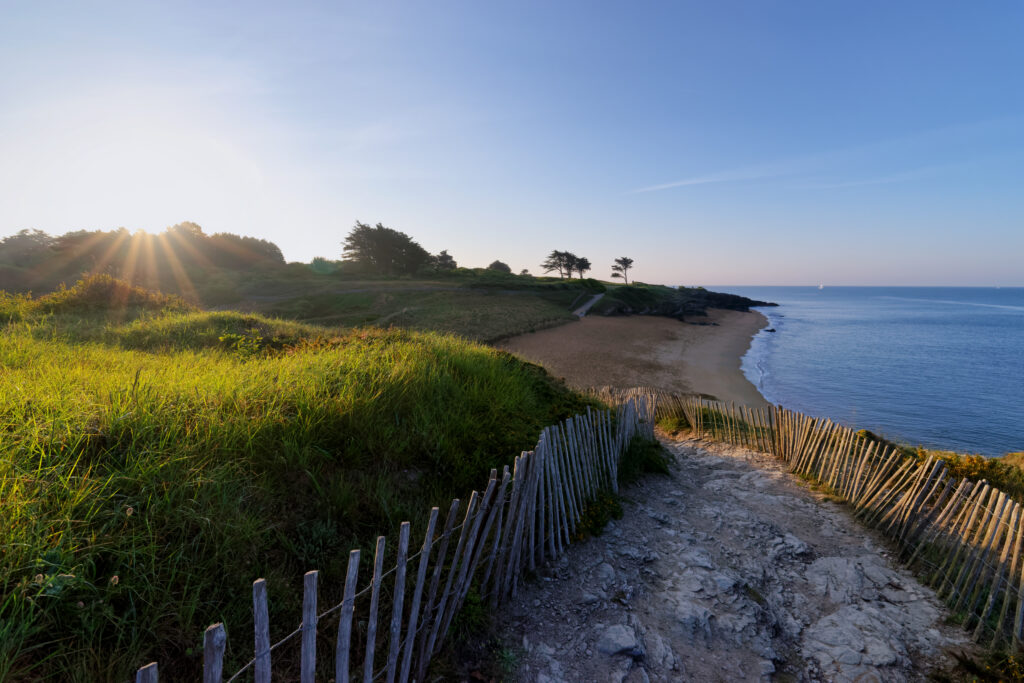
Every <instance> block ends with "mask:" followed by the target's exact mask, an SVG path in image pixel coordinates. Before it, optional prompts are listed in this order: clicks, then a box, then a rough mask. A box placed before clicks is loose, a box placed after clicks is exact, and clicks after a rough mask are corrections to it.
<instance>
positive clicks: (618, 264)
mask: <svg viewBox="0 0 1024 683" xmlns="http://www.w3.org/2000/svg"><path fill="white" fill-rule="evenodd" d="M632 267H633V259H631V258H627V257H625V256H620V257H619V258H617V259H615V264H614V265H613V266H612V277H621V278H622V279H623V280H625V281H626V284H627V285H628V284H629V269H630V268H632Z"/></svg>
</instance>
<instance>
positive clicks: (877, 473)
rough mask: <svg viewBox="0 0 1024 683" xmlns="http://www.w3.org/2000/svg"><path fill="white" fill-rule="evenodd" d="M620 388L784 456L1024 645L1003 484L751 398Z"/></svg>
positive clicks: (1018, 519)
mask: <svg viewBox="0 0 1024 683" xmlns="http://www.w3.org/2000/svg"><path fill="white" fill-rule="evenodd" d="M600 393H601V392H599V394H600ZM603 395H605V396H611V395H612V393H609V392H607V391H605V392H603ZM618 395H619V396H624V395H628V396H631V397H635V398H639V397H646V398H648V399H649V401H650V402H652V403H654V402H656V415H657V418H658V419H661V418H663V417H685V419H686V421H687V422H688V423H689V425H690V427H691V428H692V430H693V432H694V433H695V435H696V436H697V437H698V438H703V439H708V440H713V441H722V442H726V443H730V444H735V445H739V446H743V447H746V448H749V449H751V450H757V451H761V452H763V453H767V454H770V455H773V456H775V457H777V458H779V459H780V460H782V461H783V462H785V463H786V464H787V465H788V467H789V470H790V472H792V473H793V474H795V475H797V476H800V477H802V478H804V479H806V480H808V481H810V482H812V483H814V484H817V485H819V486H821V487H822V488H823V489H824V490H826V491H827V492H829V493H830V494H831V495H832V496H833V497H835V498H838V499H841V500H842V501H845V502H846V503H849V504H850V505H851V506H852V507H853V510H854V514H855V516H856V518H857V519H859V520H860V521H861V522H863V523H864V524H865V525H867V526H869V527H872V528H874V529H877V530H878V531H880V532H881V533H882V534H883V535H884V536H886V537H887V538H888V539H890V540H891V541H892V542H893V543H894V544H895V546H896V548H897V551H898V555H899V558H900V560H901V561H902V562H903V563H904V564H905V565H907V566H908V567H909V568H911V569H912V570H913V571H914V572H915V573H916V574H917V575H918V576H919V577H920V578H921V579H922V581H923V582H925V583H927V584H928V585H930V586H931V587H932V588H933V589H934V590H935V591H936V593H937V595H938V596H939V597H940V598H941V599H943V600H944V601H945V603H946V604H947V605H948V606H949V608H950V610H951V611H952V615H953V617H954V618H955V619H957V620H958V621H959V622H960V623H961V624H962V625H963V627H964V628H965V629H967V630H968V631H971V633H972V636H973V637H974V639H975V640H976V641H978V642H980V643H983V644H985V645H986V646H988V647H990V648H992V649H999V648H1004V647H1006V646H1009V647H1011V648H1013V650H1014V651H1017V650H1020V649H1021V643H1022V641H1024V558H1022V555H1021V543H1022V539H1024V509H1022V506H1021V504H1020V503H1018V502H1017V501H1014V500H1011V498H1010V497H1009V496H1007V495H1006V494H1004V493H1003V492H1002V491H1000V490H999V489H997V488H995V487H994V486H991V485H989V484H988V483H987V482H985V481H984V480H982V481H977V482H972V481H969V480H967V479H960V480H959V481H957V480H954V479H953V478H952V477H951V476H950V475H949V473H948V472H947V470H946V464H945V462H943V461H942V460H941V459H938V458H935V457H927V458H925V459H921V458H919V457H914V456H908V455H907V454H905V453H904V452H903V451H900V450H899V449H897V448H894V447H892V446H891V445H888V444H886V443H883V442H881V441H879V440H877V439H874V438H872V437H871V436H870V435H868V434H867V433H864V432H857V431H855V430H853V429H850V428H849V427H845V426H842V425H839V424H836V423H834V422H832V421H831V420H829V419H825V418H814V417H809V416H807V415H803V414H801V413H797V412H794V411H791V410H786V409H784V408H781V407H779V406H770V407H764V408H749V407H746V406H737V405H734V404H725V403H721V402H717V401H709V400H705V399H703V398H700V397H694V396H682V395H677V394H671V393H665V392H659V391H657V390H653V389H634V390H630V391H629V392H625V393H622V392H620V393H619V394H618Z"/></svg>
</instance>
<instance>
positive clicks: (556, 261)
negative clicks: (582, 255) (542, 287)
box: [540, 249, 578, 278]
mask: <svg viewBox="0 0 1024 683" xmlns="http://www.w3.org/2000/svg"><path fill="white" fill-rule="evenodd" d="M577 258H578V257H577V256H576V254H574V253H572V252H571V251H558V250H557V249H555V250H554V251H552V252H551V253H550V254H548V257H547V259H545V261H544V263H542V264H540V267H541V268H543V269H544V272H545V273H550V272H552V271H555V270H557V271H558V277H560V278H564V277H566V276H568V277H570V278H571V277H572V273H573V271H574V270H575V264H576V259H577Z"/></svg>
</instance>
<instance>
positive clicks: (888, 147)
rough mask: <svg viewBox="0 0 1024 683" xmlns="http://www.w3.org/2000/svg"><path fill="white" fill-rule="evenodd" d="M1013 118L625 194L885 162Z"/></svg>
mask: <svg viewBox="0 0 1024 683" xmlns="http://www.w3.org/2000/svg"><path fill="white" fill-rule="evenodd" d="M1016 122H1018V119H989V120H984V121H977V122H972V123H964V124H956V125H951V126H944V127H941V128H932V129H928V130H923V131H918V132H915V133H911V134H908V135H904V136H900V137H894V138H887V139H883V140H878V141H875V142H869V143H865V144H862V145H854V146H850V147H843V148H839V149H834V150H828V151H825V152H821V153H818V154H812V155H806V156H799V157H793V158H789V159H780V160H776V161H771V162H767V163H764V164H757V165H752V166H742V167H739V168H734V169H729V170H724V171H717V172H714V173H709V174H705V175H695V176H691V177H688V178H683V179H681V180H674V181H671V182H667V183H659V184H657V185H649V186H647V187H641V188H638V189H634V190H630V191H628V192H627V194H641V193H645V192H660V191H662V190H669V189H672V188H677V187H687V186H692V185H707V184H710V183H731V182H742V181H747V180H768V179H774V178H781V177H786V176H797V175H809V174H811V173H813V172H815V171H821V170H823V169H825V168H827V167H834V166H838V165H844V166H851V165H863V164H864V163H865V162H866V161H869V160H871V161H874V163H876V164H879V165H883V164H885V163H886V161H885V159H886V157H887V156H890V155H892V154H893V153H897V152H902V153H903V154H904V155H906V154H910V153H918V152H919V151H920V149H922V148H925V149H929V148H930V149H934V148H936V147H937V146H941V145H942V144H945V143H947V142H949V141H950V140H963V139H969V138H971V137H972V136H977V135H979V134H985V133H991V132H992V131H993V130H998V129H999V128H1001V127H1005V126H1007V125H1009V124H1010V123H1016ZM890 161H891V160H890ZM954 165H955V164H942V165H934V166H926V167H923V168H919V169H914V170H911V171H905V172H900V173H894V174H887V175H882V176H878V177H869V178H863V179H856V180H850V181H840V182H834V183H822V184H815V185H806V186H805V187H813V188H817V189H825V188H840V187H855V186H858V185H882V184H887V183H898V182H906V181H909V180H913V179H916V178H919V177H922V176H925V175H929V174H932V173H934V172H936V171H939V170H943V169H947V168H950V167H952V166H954Z"/></svg>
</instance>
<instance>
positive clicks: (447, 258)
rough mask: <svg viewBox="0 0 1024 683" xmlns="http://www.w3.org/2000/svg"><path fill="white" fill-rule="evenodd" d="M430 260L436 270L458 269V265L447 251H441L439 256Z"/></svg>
mask: <svg viewBox="0 0 1024 683" xmlns="http://www.w3.org/2000/svg"><path fill="white" fill-rule="evenodd" d="M432 260H433V262H434V267H435V268H437V269H438V270H455V269H456V268H458V267H459V264H458V263H456V262H455V259H454V258H452V256H451V255H450V254H449V253H448V250H447V249H442V250H441V253H440V254H438V255H437V256H434V257H432Z"/></svg>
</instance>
